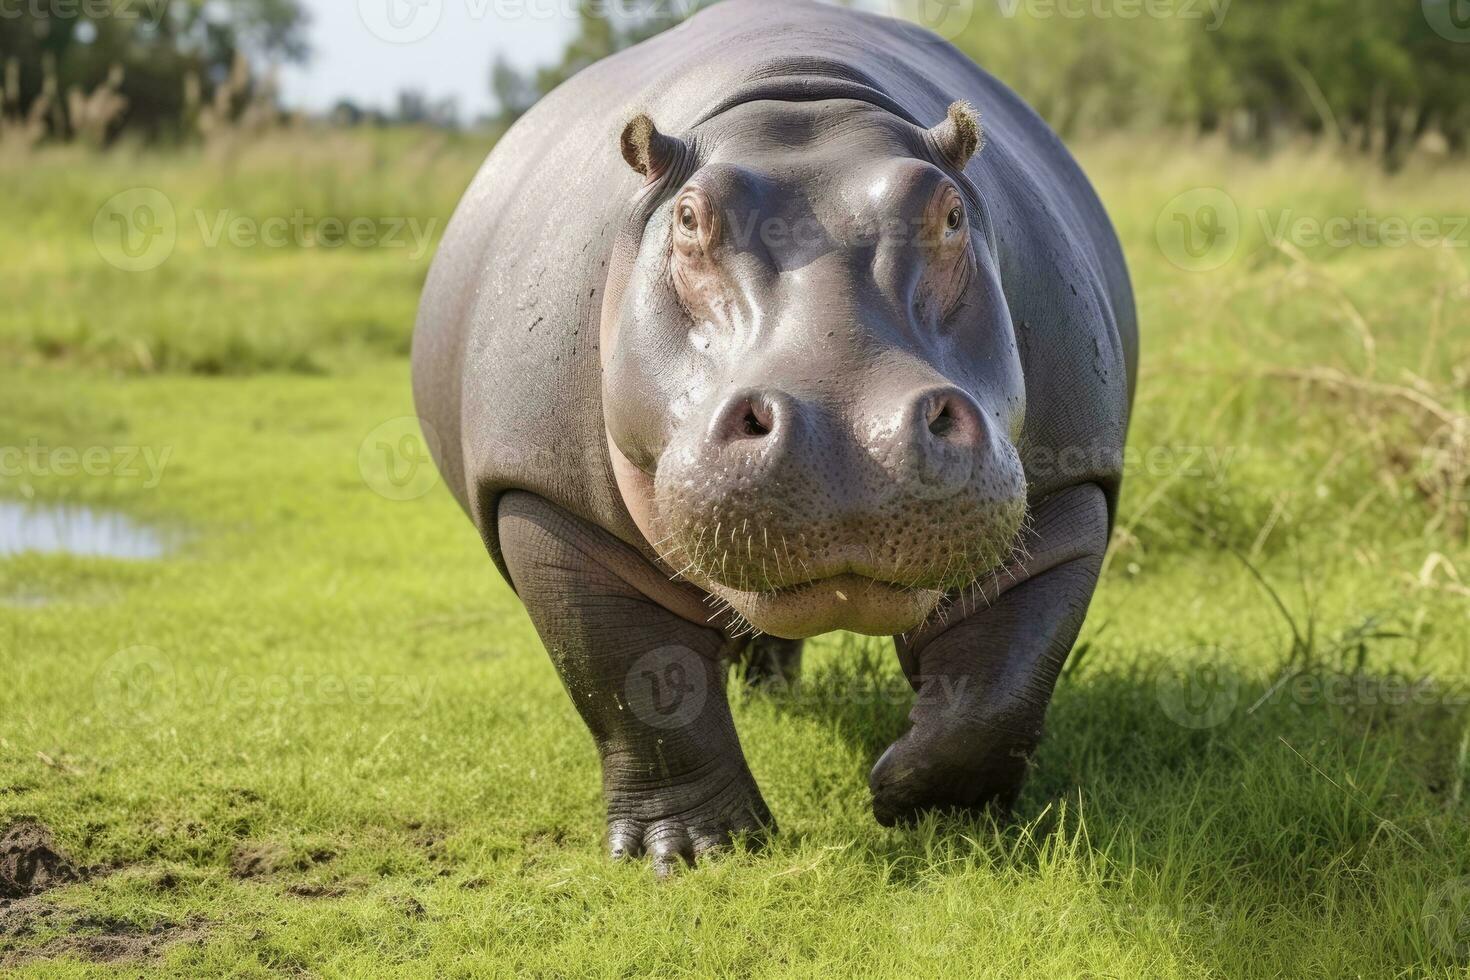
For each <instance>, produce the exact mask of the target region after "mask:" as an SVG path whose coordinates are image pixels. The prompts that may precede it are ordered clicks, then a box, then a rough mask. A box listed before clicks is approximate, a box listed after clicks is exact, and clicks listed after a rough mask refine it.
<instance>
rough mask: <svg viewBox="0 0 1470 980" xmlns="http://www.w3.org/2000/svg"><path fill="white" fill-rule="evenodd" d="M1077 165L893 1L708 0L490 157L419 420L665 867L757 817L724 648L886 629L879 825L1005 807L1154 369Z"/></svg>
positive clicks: (471, 202)
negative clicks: (897, 11)
mask: <svg viewBox="0 0 1470 980" xmlns="http://www.w3.org/2000/svg"><path fill="white" fill-rule="evenodd" d="M1137 346H1138V340H1137V325H1136V322H1135V309H1134V302H1133V298H1132V291H1131V287H1130V284H1129V277H1128V272H1127V268H1126V266H1125V263H1124V258H1123V254H1122V251H1121V249H1120V247H1119V244H1118V240H1117V237H1116V234H1115V233H1114V231H1113V228H1112V225H1111V223H1110V222H1109V219H1108V217H1107V215H1106V213H1105V211H1104V209H1103V207H1102V205H1101V203H1100V201H1099V199H1098V197H1097V195H1096V194H1095V192H1094V191H1093V189H1092V187H1091V186H1090V185H1089V183H1088V181H1087V179H1086V178H1085V177H1084V175H1083V173H1082V170H1081V169H1080V168H1079V166H1078V164H1077V163H1076V162H1075V161H1074V159H1073V158H1072V156H1071V155H1070V154H1069V153H1068V151H1067V150H1066V149H1065V148H1064V147H1063V145H1062V143H1061V141H1060V140H1059V139H1058V138H1057V136H1055V135H1054V134H1053V133H1052V132H1051V130H1050V129H1048V127H1047V126H1046V124H1045V123H1044V122H1043V121H1042V120H1041V118H1040V117H1038V116H1037V115H1036V114H1035V113H1034V112H1033V111H1032V110H1031V109H1030V108H1028V107H1027V106H1026V105H1025V104H1024V103H1023V102H1022V101H1021V99H1020V98H1018V97H1017V96H1016V95H1015V94H1013V93H1012V92H1011V91H1010V90H1009V89H1008V88H1006V86H1005V85H1003V84H1002V83H1001V82H1000V81H998V80H996V79H995V78H993V77H992V76H990V75H989V74H987V73H986V72H985V71H984V70H982V69H981V68H979V67H977V66H976V65H975V64H974V63H973V62H972V61H971V60H970V59H969V58H967V57H966V56H965V55H963V54H962V53H961V52H960V51H959V50H957V49H956V48H954V47H953V46H951V45H950V44H948V43H946V42H945V41H944V40H942V39H940V38H939V37H937V36H935V35H933V34H930V33H928V32H926V31H923V30H921V29H919V28H917V27H916V26H914V25H912V24H909V23H907V22H904V21H900V20H894V19H889V18H885V17H882V16H878V15H874V14H869V13H864V12H861V11H857V10H853V9H849V8H842V7H836V6H828V5H824V4H819V3H809V2H795V0H726V2H723V3H718V4H715V5H714V6H711V7H709V8H707V9H706V10H704V11H702V12H701V13H699V14H697V15H696V16H694V17H692V18H691V19H689V20H687V21H685V22H684V23H683V24H681V25H680V26H678V27H676V28H674V29H672V30H669V31H667V32H665V33H663V34H660V35H658V36H656V37H654V38H652V39H651V40H648V41H646V42H644V43H642V44H639V45H637V46H635V47H631V48H628V49H626V50H624V51H622V52H620V53H617V54H614V55H613V56H611V57H608V58H606V59H604V60H602V61H599V62H597V63H595V64H593V65H591V66H590V67H588V68H586V69H585V70H583V71H582V72H580V73H579V74H577V75H575V76H574V77H572V78H571V79H570V80H569V81H567V82H566V83H564V84H563V85H561V86H560V87H559V88H557V89H555V90H554V91H552V92H551V93H550V94H548V95H547V96H546V97H545V98H544V99H542V100H541V101H540V102H539V103H538V104H537V105H536V106H535V107H534V108H532V109H531V110H530V112H528V113H527V114H526V115H525V116H524V117H522V118H521V119H520V120H518V121H517V122H516V123H515V125H513V126H512V127H511V128H510V130H509V131H508V132H507V133H506V134H505V135H504V137H503V138H502V139H501V140H500V141H499V143H498V144H497V145H496V146H495V147H494V149H493V151H492V152H491V153H490V155H489V157H488V158H487V160H486V161H485V163H484V166H483V167H482V169H481V170H480V171H479V173H478V175H477V176H476V177H475V178H474V181H473V183H472V185H471V186H470V188H469V189H468V191H467V192H466V193H465V195H464V198H463V200H462V201H461V203H460V204H459V206H458V208H457V210H456V212H455V214H454V217H453V219H452V221H451V222H450V224H449V225H448V226H447V228H446V232H445V235H444V238H443V241H442V243H441V244H440V247H439V249H438V252H437V254H436V256H435V258H434V260H433V263H432V267H431V269H430V271H429V274H428V278H427V282H426V285H425V289H424V292H423V297H422V302H421V306H420V309H419V314H418V319H417V324H416V328H415V334H414V342H413V389H414V397H415V403H416V406H417V414H418V416H419V418H420V420H421V422H422V424H423V427H424V430H425V433H426V436H427V441H428V442H429V445H430V449H431V451H432V454H433V456H434V459H435V462H436V464H437V466H438V468H439V471H440V473H441V474H442V477H443V480H444V482H445V483H446V485H447V486H448V488H449V489H450V490H451V491H452V492H453V494H454V496H455V498H456V499H457V500H458V501H459V503H460V505H461V506H462V507H463V509H464V511H465V512H466V513H467V515H468V516H469V518H470V520H471V521H472V522H473V524H474V527H475V528H476V529H477V530H478V531H479V534H480V537H481V539H482V540H483V543H484V546H485V547H486V549H487V550H488V552H489V556H490V558H491V559H492V560H493V562H494V563H495V565H496V566H497V567H498V569H499V571H500V573H501V574H502V575H503V576H504V577H505V578H506V580H507V581H508V583H509V584H510V586H511V588H512V589H513V590H514V591H515V593H516V594H517V596H518V597H519V599H520V601H521V602H522V603H523V604H524V606H525V609H526V610H527V612H528V614H529V616H530V619H531V621H532V623H533V624H534V626H535V628H536V631H537V632H538V634H539V636H540V638H541V640H542V642H543V643H544V645H545V647H546V649H547V651H548V653H549V654H550V658H551V661H552V663H553V664H554V665H555V668H556V670H557V672H558V673H559V675H560V678H561V681H562V682H563V684H564V686H565V688H566V691H567V693H568V694H569V695H570V697H571V699H572V701H573V703H574V705H575V707H576V709H577V711H578V712H579V713H580V715H581V717H582V719H583V721H584V722H585V723H586V725H587V728H588V729H589V730H590V732H591V735H592V739H593V742H594V743H595V746H596V749H597V752H598V754H599V756H600V761H601V768H602V789H603V793H604V797H605V801H606V805H607V838H606V840H607V846H608V849H609V852H610V854H611V855H612V856H613V857H615V858H630V857H637V856H642V855H647V856H649V857H651V858H652V859H653V864H654V866H655V868H656V869H657V870H659V871H661V872H667V871H668V870H670V869H672V868H675V867H678V866H680V865H681V864H684V863H694V862H696V861H697V859H698V858H699V857H700V856H701V855H704V854H706V853H707V852H710V851H711V850H713V849H716V848H720V847H721V846H723V845H727V844H729V843H730V842H731V841H732V840H735V839H745V840H752V841H757V842H759V841H763V840H766V839H767V838H768V835H769V834H771V833H772V832H774V829H775V822H774V820H773V818H772V815H771V813H770V811H769V809H768V808H767V806H766V804H765V802H764V801H763V799H762V797H761V794H760V791H759V790H758V788H757V786H756V781H755V779H754V778H753V776H752V775H751V772H750V769H749V767H748V766H747V764H746V761H745V758H744V755H743V753H742V751H741V747H740V742H739V739H738V737H737V735H736V731H735V726H734V724H733V721H732V718H731V713H730V708H729V702H728V697H729V690H730V689H731V684H732V683H734V684H736V685H737V686H736V688H735V689H736V690H739V689H740V688H739V687H738V685H739V683H740V681H738V680H735V681H732V679H731V676H730V675H731V665H732V664H741V663H744V664H746V665H747V672H748V676H749V677H750V678H752V679H753V680H755V681H765V682H770V681H771V680H772V679H776V680H779V679H783V678H784V679H789V678H792V677H795V676H796V673H797V671H798V670H799V661H800V655H801V641H802V640H803V639H805V638H809V637H813V636H817V635H819V634H823V633H826V632H829V631H834V630H847V631H852V632H856V633H861V634H867V635H878V636H891V637H893V640H894V645H895V649H896V654H897V660H898V664H899V666H900V668H901V670H902V671H903V673H904V675H905V676H906V678H907V680H908V682H909V683H910V684H911V685H912V687H913V690H914V698H913V707H912V710H911V712H910V713H909V716H908V721H909V726H908V728H907V730H906V731H905V732H904V734H903V735H902V736H901V737H900V738H898V740H897V741H895V742H894V743H893V744H892V745H891V746H890V747H889V748H888V749H887V750H886V751H885V752H883V753H882V755H881V757H880V758H878V759H877V760H876V764H875V765H874V767H873V769H872V772H871V775H870V777H869V788H870V791H871V793H872V806H873V811H874V814H875V816H876V818H877V820H878V821H879V822H880V823H883V824H885V825H893V824H895V823H901V822H908V821H910V820H912V819H914V818H915V817H916V816H918V815H919V814H922V813H923V812H925V811H927V810H931V809H942V810H947V809H958V810H961V811H965V810H980V809H984V808H988V807H993V808H997V810H998V811H999V812H1002V813H1003V812H1005V811H1006V810H1007V809H1008V808H1010V807H1011V806H1012V804H1013V803H1014V801H1015V800H1016V797H1017V793H1018V791H1019V789H1020V788H1021V785H1022V782H1023V779H1024V777H1025V775H1026V771H1027V768H1028V764H1029V761H1028V760H1029V758H1030V756H1031V755H1032V753H1033V750H1034V749H1035V748H1036V746H1037V744H1038V741H1039V739H1040V737H1041V733H1042V726H1043V721H1044V718H1045V714H1046V710H1047V706H1048V704H1049V702H1050V700H1051V696H1052V692H1053V688H1054V686H1055V683H1056V680H1057V677H1058V673H1059V671H1060V669H1061V667H1062V665H1063V663H1064V662H1065V660H1066V658H1067V656H1068V654H1069V652H1070V650H1071V648H1072V646H1073V644H1074V643H1075V641H1076V638H1077V635H1078V632H1079V630H1080V628H1081V625H1082V621H1083V618H1084V616H1085V614H1086V611H1087V608H1088V605H1089V603H1090V601H1091V598H1092V594H1093V591H1094V588H1095V586H1096V583H1097V579H1098V576H1099V573H1100V570H1101V568H1102V564H1103V555H1104V551H1105V549H1106V546H1107V543H1108V540H1109V536H1110V533H1111V527H1112V522H1113V519H1114V513H1115V508H1116V505H1117V500H1118V493H1119V487H1120V483H1121V478H1122V469H1123V466H1122V459H1123V446H1124V440H1125V437H1126V433H1127V429H1128V417H1129V412H1130V408H1131V404H1132V398H1133V389H1134V381H1135V376H1136V362H1137Z"/></svg>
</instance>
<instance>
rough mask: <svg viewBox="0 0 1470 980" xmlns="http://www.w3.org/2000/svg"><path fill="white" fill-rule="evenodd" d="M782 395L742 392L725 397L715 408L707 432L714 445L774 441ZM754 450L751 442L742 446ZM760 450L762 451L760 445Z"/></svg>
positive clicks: (781, 413) (780, 426)
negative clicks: (724, 400) (721, 403)
mask: <svg viewBox="0 0 1470 980" xmlns="http://www.w3.org/2000/svg"><path fill="white" fill-rule="evenodd" d="M781 398H782V396H780V395H779V394H773V393H771V392H744V393H738V394H736V395H734V396H733V397H731V398H729V399H728V400H727V401H726V402H725V403H724V404H723V405H721V406H720V407H719V409H717V410H716V411H715V414H714V417H713V419H712V420H711V422H710V428H709V436H710V439H711V440H712V441H713V442H714V444H716V445H729V446H733V445H736V444H739V443H759V442H761V441H762V440H766V439H768V437H769V439H770V441H772V442H774V441H775V440H776V438H777V437H778V436H779V434H780V432H779V430H780V429H781V428H782V427H783V423H782V422H781V419H782V418H783V417H784V416H783V413H784V411H785V409H784V408H783V407H782V402H781ZM746 448H747V449H749V450H755V449H756V448H757V447H756V446H755V445H749V446H747V447H746ZM762 451H765V450H764V449H762Z"/></svg>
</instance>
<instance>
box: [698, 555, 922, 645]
mask: <svg viewBox="0 0 1470 980" xmlns="http://www.w3.org/2000/svg"><path fill="white" fill-rule="evenodd" d="M711 592H712V593H713V594H714V595H716V596H718V597H719V598H720V599H722V600H724V602H726V603H728V604H729V608H730V609H731V610H732V611H733V612H734V613H735V614H737V615H738V616H739V617H740V618H741V619H743V620H744V621H745V622H747V623H749V624H750V625H751V626H753V627H755V628H757V629H759V630H760V631H761V632H764V633H769V634H771V635H773V636H781V637H787V638H790V639H797V638H801V637H806V636H814V635H816V634H819V633H826V632H829V631H831V630H838V629H842V630H850V631H851V632H854V633H864V634H867V635H869V636H892V635H895V634H898V633H905V632H907V631H909V630H911V629H913V628H914V627H916V626H918V625H919V624H920V623H922V622H923V621H924V620H925V619H927V618H928V617H929V615H930V613H932V612H933V611H934V609H935V608H936V607H937V606H938V605H939V603H940V601H941V600H942V599H943V598H944V595H945V593H944V592H943V591H942V590H938V589H926V588H921V587H918V586H913V585H903V584H900V583H897V582H889V581H884V580H882V579H878V578H871V577H869V576H866V575H860V574H858V573H856V572H842V573H840V574H837V575H831V576H827V577H825V578H815V579H808V580H807V581H804V582H799V583H796V584H793V585H783V586H780V587H778V588H774V589H768V590H764V591H744V590H741V589H734V588H730V587H727V586H722V585H719V584H716V583H711Z"/></svg>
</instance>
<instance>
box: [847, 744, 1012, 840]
mask: <svg viewBox="0 0 1470 980" xmlns="http://www.w3.org/2000/svg"><path fill="white" fill-rule="evenodd" d="M940 741H942V740H940V739H934V738H925V737H924V735H923V733H921V732H919V731H918V730H917V729H915V730H913V731H910V732H909V733H908V734H907V735H905V736H904V737H903V738H901V739H899V740H898V741H897V742H895V743H893V745H891V746H889V747H888V751H886V752H884V753H883V755H882V757H881V758H879V759H878V762H877V764H876V765H874V766H873V771H872V773H871V774H870V775H869V777H868V785H869V788H871V789H872V792H873V816H874V817H875V818H876V819H877V821H878V822H879V823H880V824H882V825H883V826H885V827H892V826H895V825H898V824H911V823H913V822H915V821H916V820H918V819H919V817H920V816H922V815H923V814H924V813H925V812H927V811H930V810H959V811H964V812H972V813H979V812H983V811H986V810H990V811H991V812H994V813H997V814H1000V815H1002V816H1004V815H1007V814H1009V812H1010V810H1011V807H1012V806H1013V805H1014V804H1015V802H1016V797H1017V796H1018V795H1020V792H1021V785H1022V784H1023V783H1024V782H1025V780H1026V761H1027V757H1028V752H1027V751H1026V750H1025V749H1024V748H1022V747H1020V746H1019V745H1017V744H1015V743H1011V744H1006V742H1007V741H1008V740H1005V739H996V740H990V739H984V738H975V739H973V740H971V739H966V740H965V741H964V743H962V744H960V745H954V746H950V747H948V748H949V751H946V750H945V748H946V747H945V746H942V745H940V744H938V743H939V742H940ZM987 743H989V744H987Z"/></svg>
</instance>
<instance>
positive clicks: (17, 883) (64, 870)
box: [0, 820, 82, 899]
mask: <svg viewBox="0 0 1470 980" xmlns="http://www.w3.org/2000/svg"><path fill="white" fill-rule="evenodd" d="M81 879H82V872H81V871H80V870H79V869H78V868H77V866H76V865H75V864H74V863H72V861H71V859H70V858H68V857H67V856H66V855H65V854H63V853H62V852H61V851H59V850H57V849H56V841H55V839H54V838H53V837H52V836H51V829H50V828H49V827H47V826H46V825H45V824H43V823H41V822H39V821H36V820H21V821H19V822H17V823H13V824H11V825H10V827H9V828H7V829H6V831H5V832H4V833H3V834H0V899H17V898H25V897H27V896H29V895H38V894H40V893H41V892H43V891H45V890H46V889H48V888H55V887H56V886H58V885H65V884H69V883H71V882H73V881H80V880H81Z"/></svg>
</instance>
